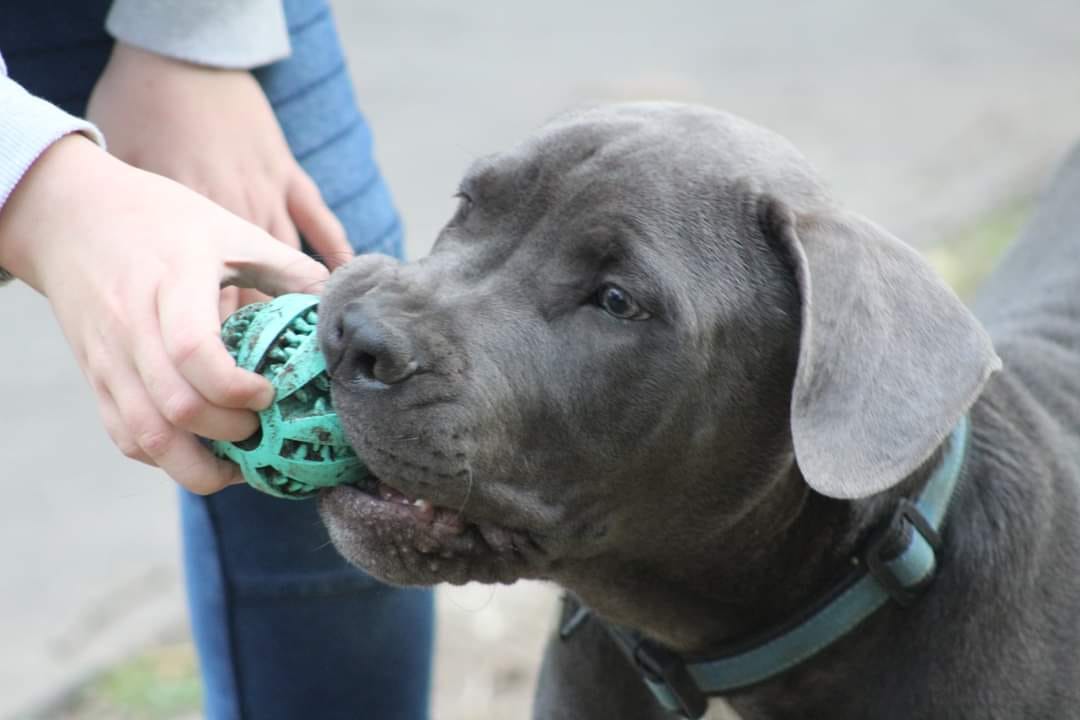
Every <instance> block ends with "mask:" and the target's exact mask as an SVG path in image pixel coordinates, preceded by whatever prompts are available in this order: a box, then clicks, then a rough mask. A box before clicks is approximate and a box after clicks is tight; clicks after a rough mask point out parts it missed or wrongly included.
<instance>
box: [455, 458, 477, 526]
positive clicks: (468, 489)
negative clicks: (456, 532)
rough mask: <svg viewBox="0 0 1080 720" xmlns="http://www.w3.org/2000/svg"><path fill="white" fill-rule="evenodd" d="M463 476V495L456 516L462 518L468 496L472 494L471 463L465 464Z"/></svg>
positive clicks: (467, 502)
mask: <svg viewBox="0 0 1080 720" xmlns="http://www.w3.org/2000/svg"><path fill="white" fill-rule="evenodd" d="M465 478H466V479H465V497H464V499H463V500H462V501H461V507H459V508H458V509H457V516H458V518H463V517H464V516H465V506H466V505H468V504H469V497H471V496H472V486H473V471H472V465H466V466H465Z"/></svg>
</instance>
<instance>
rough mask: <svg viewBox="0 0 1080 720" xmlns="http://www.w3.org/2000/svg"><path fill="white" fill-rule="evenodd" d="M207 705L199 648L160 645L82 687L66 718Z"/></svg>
mask: <svg viewBox="0 0 1080 720" xmlns="http://www.w3.org/2000/svg"><path fill="white" fill-rule="evenodd" d="M201 707H202V686H201V684H200V682H199V674H198V666H197V664H196V659H195V649H194V647H193V646H192V645H191V643H190V642H178V643H171V644H168V645H158V646H155V647H152V648H149V649H147V650H146V651H144V652H143V653H141V654H139V655H137V656H135V657H133V658H131V659H129V660H126V661H125V662H123V663H121V664H119V665H117V666H115V667H113V668H111V669H109V670H107V671H106V672H104V673H102V674H101V675H100V676H98V677H97V678H95V679H94V680H91V681H90V682H89V683H87V684H86V685H85V686H84V687H82V688H80V689H79V691H78V692H76V694H75V695H74V697H73V698H72V701H71V703H70V704H69V705H68V707H66V708H65V710H64V712H63V713H62V714H61V715H60V717H62V718H64V720H105V718H109V720H174V719H176V718H189V717H192V716H197V714H198V712H199V710H200V708H201Z"/></svg>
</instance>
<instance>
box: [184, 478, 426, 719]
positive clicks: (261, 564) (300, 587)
mask: <svg viewBox="0 0 1080 720" xmlns="http://www.w3.org/2000/svg"><path fill="white" fill-rule="evenodd" d="M181 518H182V522H183V527H184V540H185V542H184V565H185V572H186V574H187V588H188V599H189V602H190V605H191V611H192V628H193V632H194V636H195V642H196V645H197V647H198V649H199V658H200V662H201V664H202V673H203V676H204V681H205V693H206V697H205V708H206V715H207V718H209V719H210V720H239V719H241V718H242V719H244V720H295V719H296V718H312V719H313V720H338V719H341V720H345V719H346V718H348V719H350V720H357V719H361V718H371V720H397V719H401V720H415V719H419V718H425V717H427V704H428V692H429V678H430V648H431V640H432V622H431V616H432V595H431V592H430V591H427V590H415V589H407V590H406V589H396V588H390V587H387V586H385V585H382V584H381V583H378V582H376V581H375V580H373V579H372V578H370V577H369V576H367V575H365V574H363V573H361V572H359V571H357V570H356V569H354V568H351V567H349V566H348V565H346V564H345V563H344V562H343V561H342V560H341V558H340V556H338V554H337V553H336V552H335V551H334V549H333V548H332V547H331V546H329V544H328V541H327V538H326V531H325V530H324V529H323V527H322V524H321V523H320V522H319V519H318V516H317V513H316V512H315V504H314V503H313V502H290V501H285V500H278V499H275V498H272V497H270V496H268V495H263V494H261V493H258V492H256V491H254V490H252V489H250V488H248V487H243V486H238V487H233V488H230V489H228V490H225V491H223V492H221V493H218V494H216V495H213V496H211V497H200V496H197V495H192V494H190V493H187V492H183V493H182V497H181Z"/></svg>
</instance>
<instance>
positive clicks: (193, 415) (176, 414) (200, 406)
mask: <svg viewBox="0 0 1080 720" xmlns="http://www.w3.org/2000/svg"><path fill="white" fill-rule="evenodd" d="M205 409H206V403H205V402H204V401H203V400H202V399H201V398H199V397H196V396H195V395H194V394H193V393H190V392H178V393H175V394H174V395H173V396H172V397H170V398H168V399H167V400H166V401H165V403H164V405H163V406H162V408H161V413H162V415H164V416H165V419H166V420H168V421H169V422H170V423H172V424H173V425H179V426H180V427H187V426H188V425H190V424H191V423H192V422H194V421H195V420H197V419H198V418H199V417H200V416H201V415H202V413H203V411H204V410H205Z"/></svg>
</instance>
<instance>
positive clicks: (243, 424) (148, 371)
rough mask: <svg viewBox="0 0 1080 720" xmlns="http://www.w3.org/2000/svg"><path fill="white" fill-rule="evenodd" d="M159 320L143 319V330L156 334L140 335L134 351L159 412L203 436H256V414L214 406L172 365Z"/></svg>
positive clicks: (135, 358) (146, 333)
mask: <svg viewBox="0 0 1080 720" xmlns="http://www.w3.org/2000/svg"><path fill="white" fill-rule="evenodd" d="M156 320H157V319H156V318H154V317H147V318H145V319H144V323H145V325H144V327H147V328H149V327H153V331H152V332H143V333H141V334H140V335H139V337H138V338H136V339H135V343H136V345H135V347H134V349H133V350H134V360H135V369H136V371H137V372H138V374H139V378H140V379H141V380H142V382H143V385H144V386H145V387H146V392H147V394H148V395H149V396H150V399H151V401H152V402H153V403H154V407H156V408H157V410H158V412H159V413H160V414H161V415H162V416H163V417H164V418H165V419H166V420H167V421H168V422H169V423H171V424H172V425H174V426H176V427H178V428H180V429H182V430H187V431H188V432H192V433H195V434H196V435H201V436H203V437H208V438H215V439H218V440H232V441H240V440H243V439H244V438H247V437H250V436H251V435H252V434H254V432H255V431H256V430H257V429H258V427H259V419H258V417H257V416H256V415H255V414H254V413H253V412H251V411H250V410H238V409H234V408H230V407H217V406H215V405H212V404H211V403H209V402H207V400H206V398H205V397H203V396H202V395H201V394H200V393H199V392H197V391H196V390H195V388H193V387H192V386H191V385H190V384H189V383H188V382H187V380H186V379H185V378H184V377H183V376H182V375H181V374H180V372H179V371H178V369H177V368H176V367H174V366H173V364H172V362H171V360H170V358H169V357H168V355H167V354H166V353H165V347H164V345H163V343H162V338H161V335H160V334H159V331H158V328H157V326H156V325H157V322H156ZM233 371H235V368H233Z"/></svg>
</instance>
